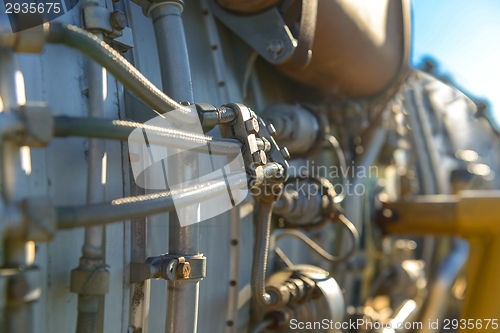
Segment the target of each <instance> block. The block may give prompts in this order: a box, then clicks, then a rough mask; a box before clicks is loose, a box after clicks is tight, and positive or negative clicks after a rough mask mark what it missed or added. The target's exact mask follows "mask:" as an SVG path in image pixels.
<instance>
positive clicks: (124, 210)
mask: <svg viewBox="0 0 500 333" xmlns="http://www.w3.org/2000/svg"><path fill="white" fill-rule="evenodd" d="M246 185H247V175H246V173H243V172H238V173H234V174H231V175H228V176H227V181H226V180H224V179H218V180H212V181H208V182H204V183H201V184H196V185H192V186H189V187H186V188H183V189H181V190H175V191H164V192H159V193H154V194H146V195H140V196H135V197H127V198H121V199H116V200H113V201H112V202H111V203H104V204H94V205H87V206H80V207H71V206H62V207H57V226H58V229H71V228H78V227H86V226H92V225H101V224H106V223H110V222H118V221H124V220H130V219H135V218H140V217H144V216H149V215H155V214H160V213H164V212H169V211H173V210H174V209H175V207H176V206H177V207H184V206H187V205H190V204H193V203H197V202H201V201H203V200H205V199H209V198H212V197H213V196H215V195H218V194H221V193H224V192H225V191H228V187H235V186H236V187H243V186H246ZM174 197H175V204H174V199H173V198H174ZM266 256H267V255H266Z"/></svg>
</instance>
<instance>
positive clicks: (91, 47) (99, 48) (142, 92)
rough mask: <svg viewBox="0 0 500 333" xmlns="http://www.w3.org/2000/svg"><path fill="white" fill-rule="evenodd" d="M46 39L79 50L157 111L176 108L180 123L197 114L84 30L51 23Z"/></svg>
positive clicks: (103, 42) (177, 118)
mask: <svg viewBox="0 0 500 333" xmlns="http://www.w3.org/2000/svg"><path fill="white" fill-rule="evenodd" d="M46 26H48V37H47V42H49V43H56V44H64V45H66V46H69V47H72V48H74V49H77V50H79V51H80V52H82V53H84V54H86V55H87V56H89V57H90V58H92V59H93V60H94V61H95V62H97V63H98V64H99V65H101V66H102V67H104V68H106V69H107V70H108V72H109V73H111V74H112V75H113V76H114V77H115V78H116V79H117V80H118V81H120V82H121V83H122V84H123V86H124V87H125V88H127V89H128V90H130V91H131V92H132V93H133V94H134V95H135V96H136V97H137V98H139V99H141V100H142V101H144V102H145V103H146V104H147V105H148V106H150V107H151V108H152V109H154V110H156V111H157V112H159V113H167V112H169V111H172V110H177V111H178V113H177V112H176V113H174V115H173V118H175V119H176V120H178V121H180V122H182V123H194V122H196V121H199V120H198V114H197V112H195V111H194V110H192V109H190V108H188V107H185V106H183V105H181V104H179V103H177V102H176V101H174V100H173V99H172V98H170V97H169V96H167V95H166V94H164V93H163V92H162V91H161V90H160V89H159V88H158V87H156V86H155V85H154V84H153V83H151V81H149V80H148V79H147V78H146V77H145V76H144V75H143V74H142V73H141V72H140V71H139V70H137V68H135V67H134V66H132V64H130V63H129V62H128V61H127V60H126V59H125V58H124V57H122V56H121V55H120V54H119V53H118V52H117V51H116V50H115V49H113V48H112V47H111V46H110V45H109V44H108V43H106V42H105V41H103V40H101V39H99V38H98V37H97V36H95V35H93V34H91V33H89V32H88V31H86V30H83V29H80V28H78V27H76V26H73V25H67V24H63V23H60V22H50V24H46Z"/></svg>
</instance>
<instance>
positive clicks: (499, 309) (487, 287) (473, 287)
mask: <svg viewBox="0 0 500 333" xmlns="http://www.w3.org/2000/svg"><path fill="white" fill-rule="evenodd" d="M457 199H458V200H457ZM385 207H387V208H388V209H391V210H393V211H394V212H396V214H398V215H399V216H400V219H399V220H398V221H396V222H394V221H392V222H391V221H390V220H388V221H385V222H384V225H385V227H386V228H385V229H386V231H388V232H389V233H398V234H404V233H416V234H439V235H443V234H449V235H457V234H458V235H460V236H461V237H463V238H465V239H467V240H468V241H469V242H470V255H469V260H468V264H467V271H466V275H467V291H466V295H465V302H464V307H463V310H462V315H461V319H465V320H466V321H469V320H470V323H471V327H472V326H474V327H475V328H474V329H468V328H467V329H463V330H460V332H500V191H463V192H461V193H460V195H459V197H458V198H457V197H456V196H447V197H445V196H442V195H440V196H425V197H422V198H420V199H419V200H417V201H415V202H396V203H388V204H386V205H385ZM420 212H421V213H420ZM486 319H492V320H493V319H495V320H496V323H497V324H498V325H499V326H498V327H497V329H494V325H492V322H490V324H489V327H488V328H486V323H487V320H486ZM478 320H482V328H478V327H477V324H478ZM467 323H468V324H469V322H467Z"/></svg>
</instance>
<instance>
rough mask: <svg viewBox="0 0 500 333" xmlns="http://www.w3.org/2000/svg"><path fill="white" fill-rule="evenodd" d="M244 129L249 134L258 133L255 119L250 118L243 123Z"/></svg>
mask: <svg viewBox="0 0 500 333" xmlns="http://www.w3.org/2000/svg"><path fill="white" fill-rule="evenodd" d="M245 128H246V129H247V132H248V133H249V134H257V133H259V122H258V121H257V119H255V118H250V119H248V120H247V121H245Z"/></svg>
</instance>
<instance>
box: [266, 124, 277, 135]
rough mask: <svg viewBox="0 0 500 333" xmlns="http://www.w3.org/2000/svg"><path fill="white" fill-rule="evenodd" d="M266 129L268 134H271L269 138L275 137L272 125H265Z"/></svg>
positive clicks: (274, 129)
mask: <svg viewBox="0 0 500 333" xmlns="http://www.w3.org/2000/svg"><path fill="white" fill-rule="evenodd" d="M266 128H267V130H268V131H269V134H271V136H275V135H276V128H275V127H274V125H273V124H267V126H266Z"/></svg>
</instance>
